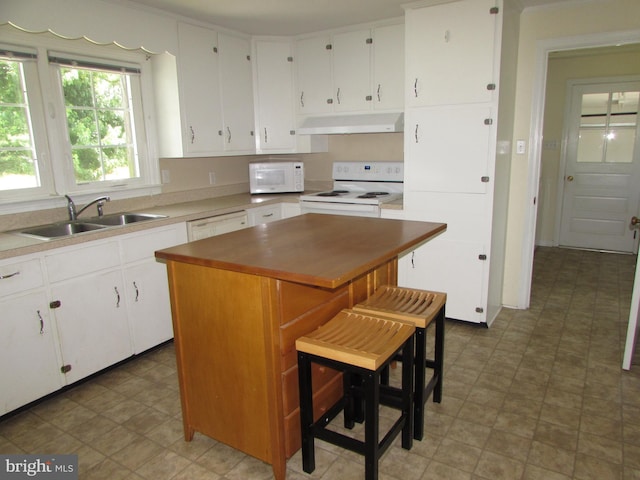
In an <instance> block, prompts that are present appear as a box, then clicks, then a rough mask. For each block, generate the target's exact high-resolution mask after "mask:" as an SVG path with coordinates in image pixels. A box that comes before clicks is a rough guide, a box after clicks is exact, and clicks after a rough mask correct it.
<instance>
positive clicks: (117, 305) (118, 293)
mask: <svg viewBox="0 0 640 480" xmlns="http://www.w3.org/2000/svg"><path fill="white" fill-rule="evenodd" d="M113 289H114V290H115V292H116V308H120V292H119V291H118V287H113Z"/></svg>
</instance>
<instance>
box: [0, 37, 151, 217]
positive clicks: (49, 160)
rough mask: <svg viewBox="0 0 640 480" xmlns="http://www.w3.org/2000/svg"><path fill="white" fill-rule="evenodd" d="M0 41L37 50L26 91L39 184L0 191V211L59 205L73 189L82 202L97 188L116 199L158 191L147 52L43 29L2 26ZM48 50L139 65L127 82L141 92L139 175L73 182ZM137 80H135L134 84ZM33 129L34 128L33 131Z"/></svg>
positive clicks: (56, 75)
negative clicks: (136, 74)
mask: <svg viewBox="0 0 640 480" xmlns="http://www.w3.org/2000/svg"><path fill="white" fill-rule="evenodd" d="M0 44H2V45H5V46H13V47H15V49H16V50H21V49H29V50H30V51H35V52H36V53H37V59H36V61H35V62H34V63H33V69H35V73H34V71H32V72H31V74H30V80H29V85H28V88H30V89H31V90H28V94H29V101H30V107H31V108H32V110H31V115H32V124H33V129H34V138H35V139H36V140H37V142H38V144H37V145H36V154H37V157H38V162H39V164H38V165H39V169H40V175H41V187H37V190H38V191H37V192H35V191H34V190H35V189H23V190H14V191H11V190H5V191H2V192H0V215H3V214H9V213H20V212H26V211H33V210H39V209H46V208H55V207H60V206H63V205H65V203H66V200H65V198H64V195H65V194H68V195H73V196H74V200H77V201H79V202H80V203H82V202H84V201H88V200H90V199H92V198H93V196H95V195H100V194H108V195H109V196H110V197H111V198H112V199H114V200H115V199H125V198H133V197H138V196H148V195H155V194H158V193H161V184H160V171H159V158H158V153H157V147H156V145H157V137H156V133H155V132H156V126H155V106H154V89H153V66H152V62H151V61H150V59H151V55H150V54H149V53H148V52H146V51H143V50H133V51H132V50H126V49H123V48H121V47H119V46H117V45H115V44H109V45H98V44H95V43H92V42H90V41H88V40H85V39H75V40H69V39H60V38H58V37H56V36H54V35H52V34H48V33H46V34H30V33H26V32H19V31H15V32H14V31H6V30H5V31H3V30H2V29H0ZM53 52H55V53H56V54H57V55H59V56H64V57H66V58H80V59H88V60H91V61H94V62H96V63H100V64H104V65H116V66H117V65H129V66H131V65H134V66H135V67H136V68H138V69H139V70H140V74H139V82H131V84H132V88H135V89H136V91H135V92H133V91H132V95H136V94H137V95H138V96H139V98H140V109H134V121H135V123H136V126H135V129H136V132H137V134H138V135H140V134H141V135H142V139H139V140H138V142H137V148H138V157H139V158H138V165H139V169H140V177H139V178H135V179H127V180H120V181H105V182H104V183H101V182H93V183H91V184H87V185H76V183H75V173H74V171H73V163H72V159H71V150H70V147H69V139H68V135H67V126H66V113H65V106H64V97H63V94H62V85H61V82H60V75H59V72H58V68H57V66H54V65H52V64H51V63H50V62H49V55H50V54H51V53H53ZM25 76H26V73H25ZM136 83H139V85H137V86H135V87H133V85H134V84H136ZM32 104H33V105H32ZM36 104H37V105H36ZM34 108H35V110H34ZM36 127H37V128H36ZM36 130H37V131H38V132H39V133H37V134H36Z"/></svg>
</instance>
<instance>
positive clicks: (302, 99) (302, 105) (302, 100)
mask: <svg viewBox="0 0 640 480" xmlns="http://www.w3.org/2000/svg"><path fill="white" fill-rule="evenodd" d="M300 106H301V107H302V108H304V90H303V91H302V92H300Z"/></svg>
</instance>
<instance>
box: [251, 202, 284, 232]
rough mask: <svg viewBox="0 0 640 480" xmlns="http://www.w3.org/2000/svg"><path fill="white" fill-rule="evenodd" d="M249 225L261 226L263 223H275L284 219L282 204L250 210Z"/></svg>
mask: <svg viewBox="0 0 640 480" xmlns="http://www.w3.org/2000/svg"><path fill="white" fill-rule="evenodd" d="M248 213H249V225H250V226H252V227H253V226H254V225H260V224H262V223H269V222H275V221H276V220H280V219H281V218H282V207H281V204H280V203H277V204H274V205H265V206H264V207H256V208H251V209H249V210H248Z"/></svg>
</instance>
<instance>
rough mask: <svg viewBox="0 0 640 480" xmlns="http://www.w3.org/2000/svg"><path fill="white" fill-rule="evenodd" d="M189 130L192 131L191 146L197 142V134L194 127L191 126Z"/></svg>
mask: <svg viewBox="0 0 640 480" xmlns="http://www.w3.org/2000/svg"><path fill="white" fill-rule="evenodd" d="M189 130H191V145H193V142H195V141H196V132H194V131H193V125H189Z"/></svg>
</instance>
